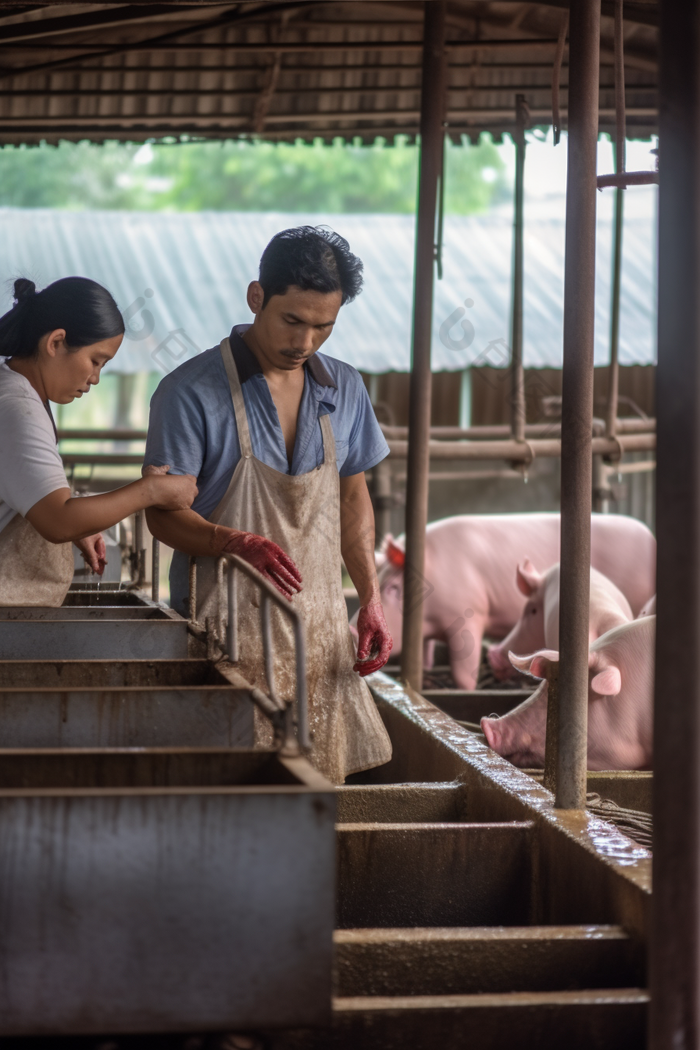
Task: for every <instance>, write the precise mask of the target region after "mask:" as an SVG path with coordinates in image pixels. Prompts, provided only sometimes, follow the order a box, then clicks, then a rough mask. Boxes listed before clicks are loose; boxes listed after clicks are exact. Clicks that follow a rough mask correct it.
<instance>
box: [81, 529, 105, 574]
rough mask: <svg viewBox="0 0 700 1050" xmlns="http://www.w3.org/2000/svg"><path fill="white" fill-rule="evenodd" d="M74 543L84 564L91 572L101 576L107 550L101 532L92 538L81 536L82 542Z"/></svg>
mask: <svg viewBox="0 0 700 1050" xmlns="http://www.w3.org/2000/svg"><path fill="white" fill-rule="evenodd" d="M74 543H75V545H76V547H77V548H78V550H79V551H80V553H81V554H82V556H83V558H84V560H85V564H86V565H87V566H88V568H89V569H90V571H91V572H96V573H97V575H98V576H101V575H102V573H103V572H104V571H105V565H106V564H107V548H106V547H105V541H104V538H103V536H102V533H101V532H97V533H96V534H95V535H94V536H83V538H82V540H74Z"/></svg>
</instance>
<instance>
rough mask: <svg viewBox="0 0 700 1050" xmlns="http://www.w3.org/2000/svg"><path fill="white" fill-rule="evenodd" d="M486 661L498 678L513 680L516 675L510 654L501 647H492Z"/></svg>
mask: <svg viewBox="0 0 700 1050" xmlns="http://www.w3.org/2000/svg"><path fill="white" fill-rule="evenodd" d="M486 659H487V660H488V662H489V667H490V668H491V670H492V671H493V673H494V676H495V677H496V678H499V679H504V678H511V677H512V676H513V674H514V673H515V672H514V671H513V668H512V666H511V663H510V660H509V659H508V653H507V652H506V650H505V649H504V648H503V646H501V645H492V646H491V647H490V648H489V649H488V650H487V653H486Z"/></svg>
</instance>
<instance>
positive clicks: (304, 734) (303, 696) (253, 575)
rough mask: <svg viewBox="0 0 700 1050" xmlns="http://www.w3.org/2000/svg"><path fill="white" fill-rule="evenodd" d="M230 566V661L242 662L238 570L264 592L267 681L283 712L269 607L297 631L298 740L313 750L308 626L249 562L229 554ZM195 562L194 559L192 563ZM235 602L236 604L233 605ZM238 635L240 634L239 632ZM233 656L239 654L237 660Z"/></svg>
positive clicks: (295, 644)
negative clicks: (234, 627)
mask: <svg viewBox="0 0 700 1050" xmlns="http://www.w3.org/2000/svg"><path fill="white" fill-rule="evenodd" d="M224 557H225V558H226V560H227V562H228V563H229V572H228V599H229V616H228V623H229V626H228V628H227V649H228V654H229V658H230V659H231V662H232V663H235V662H236V661H237V659H238V643H237V639H236V640H235V641H234V640H233V639H232V637H231V631H232V624H235V625H237V623H238V617H237V607H236V599H235V583H234V582H232V581H234V580H235V570H240V571H241V572H242V573H243V574H244V575H245V576H247V577H248V579H250V580H252V581H253V583H254V584H255V585H256V586H257V587H259V588H260V590H261V591H262V603H261V627H262V638H263V654H264V660H265V677H266V679H267V684H268V689H269V691H270V693H269V698H268V699H269V700H271V701H272V703H273V704H275V705H278V707H279V709H280V710H281V709H283V708H284V701H283V700H281V699H279V698H278V697H277V696H276V693H275V685H274V670H273V664H272V659H273V656H274V652H273V646H272V637H271V631H270V612H269V605H270V602H272V603H273V604H274V605H276V606H277V608H278V609H281V610H282V612H283V613H284V614H285V616H288V617H289V619H290V620H291V621H292V626H293V628H294V661H295V692H296V697H295V700H296V709H297V738H298V740H299V744H300V746H301V747H302V748H309V747H310V746H311V741H310V737H309V717H308V692H307V687H306V636H305V632H304V622H303V619H302V616H301V614H300V612H299V610H298V609H295V608H294V606H293V605H292V604H291V603H290V602H289V601H288V600H287V599H286V598H283V597H282V595H281V594H280V593H279V591H277V590H276V588H275V587H274V586H273V585H272V584H271V583H268V581H267V580H266V579H265V578H264V577H263V576H262V575H261V574H260V573H259V572H258V571H257V569H254V568H253V567H252V566H251V565H249V564H248V562H247V561H244V560H243V559H242V558H239V557H238V555H236V554H225V555H224ZM192 560H193V561H194V559H192ZM232 600H233V604H232ZM236 633H237V632H236ZM232 653H235V654H236V658H235V660H234V658H233V656H232Z"/></svg>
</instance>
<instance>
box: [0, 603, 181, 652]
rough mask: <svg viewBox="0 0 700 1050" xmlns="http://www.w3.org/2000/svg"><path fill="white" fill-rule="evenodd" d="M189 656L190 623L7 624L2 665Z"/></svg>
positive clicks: (171, 618)
mask: <svg viewBox="0 0 700 1050" xmlns="http://www.w3.org/2000/svg"><path fill="white" fill-rule="evenodd" d="M188 655H189V636H188V631H187V622H186V621H185V620H183V619H181V618H180V617H178V616H176V615H175V614H174V613H173V614H168V616H167V617H166V618H165V619H153V618H149V619H145V620H141V619H137V620H113V619H108V620H94V619H90V618H88V617H85V618H82V619H77V620H58V619H51V620H37V619H30V620H3V621H2V622H1V623H0V660H31V659H32V658H33V657H37V656H40V657H41V658H42V659H45V660H46V659H49V660H60V659H63V660H97V659H102V660H145V659H148V658H149V657H155V656H158V657H160V658H161V659H183V658H185V657H187V656H188Z"/></svg>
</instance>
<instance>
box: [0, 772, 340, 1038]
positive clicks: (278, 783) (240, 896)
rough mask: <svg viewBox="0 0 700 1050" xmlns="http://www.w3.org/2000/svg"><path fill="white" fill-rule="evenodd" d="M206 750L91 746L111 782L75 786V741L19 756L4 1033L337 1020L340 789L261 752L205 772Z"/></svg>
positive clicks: (8, 890)
mask: <svg viewBox="0 0 700 1050" xmlns="http://www.w3.org/2000/svg"><path fill="white" fill-rule="evenodd" d="M199 757H201V756H199ZM199 757H198V756H189V758H188V756H187V755H186V754H185V753H184V752H181V753H180V754H179V755H177V756H171V757H168V756H166V755H150V756H144V755H139V754H136V755H121V756H118V755H111V756H110V755H102V756H100V755H92V756H84V759H85V761H84V763H83V766H82V774H81V775H88V774H89V775H94V774H95V770H96V769H97V768H99V767H100V764H101V763H102V768H103V774H102V775H101V779H102V780H103V782H109V784H110V786H109V787H102V788H98V787H94V786H92V787H89V788H73V787H67V786H65V784H67V783H71V782H72V781H74V780H75V776H76V774H75V769H76V756H75V755H73V754H65V755H63V756H61V755H56V754H55V755H51V756H41V755H39V756H33V757H31V756H29V755H24V756H22V757H21V758H18V760H17V761H16V762H14V763H13V762H11V763H10V765H9V772H6V773H5V774H4V781H3V785H2V787H0V921H1V922H2V930H3V936H2V939H1V941H0V969H1V971H2V974H3V980H2V981H1V982H0V1036H1V1037H3V1038H6V1037H9V1036H32V1035H34V1036H42V1035H52V1036H59V1035H64V1036H66V1035H76V1036H77V1035H89V1034H98V1033H103V1032H110V1033H113V1034H118V1033H130V1032H131V1033H147V1032H170V1031H172V1032H188V1031H190V1032H200V1033H201V1032H205V1031H216V1030H219V1031H221V1030H224V1031H225V1030H228V1031H230V1030H234V1031H236V1030H241V1029H244V1030H245V1029H255V1028H260V1027H263V1026H264V1027H266V1028H269V1027H275V1026H284V1027H289V1026H298V1025H303V1026H314V1025H324V1024H328V1023H329V1021H330V1006H331V970H332V935H333V911H334V851H335V842H334V819H335V805H334V796H333V791H332V787H331V785H330V784H328V783H327V782H326V781H325V780H323V778H321V777H319V776H318V774H316V773H315V772H314V771H313V770H312V768H311V767H310V766H309V765H308V763H306V762H305V761H304V760H302V759H296V760H293V759H292V760H285V759H282V758H279V757H277V756H276V755H275V754H274V753H266V752H256V753H255V754H254V755H252V754H250V753H247V754H239V755H237V754H236V753H235V752H230V753H229V754H228V755H226V754H224V753H220V754H219V756H218V757H216V758H215V760H214V762H213V763H210V771H209V772H208V773H207V775H206V778H205V779H200V780H199V783H197V780H198V778H199V776H200V774H201V773H203V772H205V771H206V767H207V762H204V763H203V764H200V765H198V764H197V763H198V761H199ZM212 757H214V756H209V758H212ZM149 769H150V774H151V780H152V786H147V781H148V779H149V775H148V771H149ZM212 769H214V770H215V771H217V775H214V776H213V775H212V773H211V770H212ZM217 776H218V777H219V778H220V780H221V782H220V783H216V782H215V781H216V779H217ZM27 777H29V779H32V780H34V782H35V784H37V783H40V782H42V781H43V782H45V783H50V784H54V785H56V786H52V787H41V788H38V787H36V786H34V787H32V788H29V789H28V788H22V787H18V786H14V787H12V786H9V785H10V784H11V783H12V782H13V781H14V782H15V783H19V782H21V781H22V780H23V778H25V779H26V778H27ZM99 778H100V777H99V776H98V779H99ZM191 781H194V782H193V783H192V782H191ZM134 782H138V784H139V786H137V787H132V786H130V785H131V784H133V783H134ZM62 785H63V786H62Z"/></svg>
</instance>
